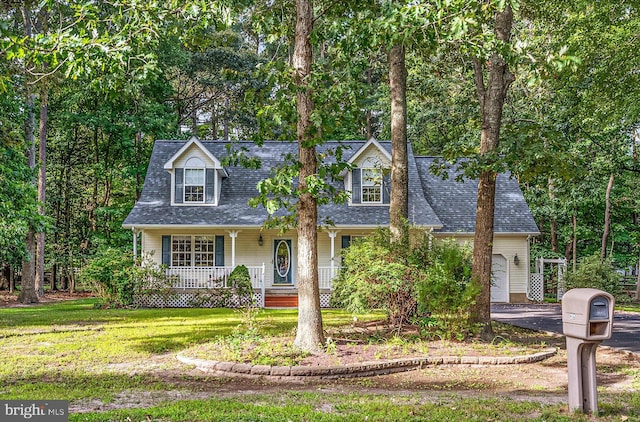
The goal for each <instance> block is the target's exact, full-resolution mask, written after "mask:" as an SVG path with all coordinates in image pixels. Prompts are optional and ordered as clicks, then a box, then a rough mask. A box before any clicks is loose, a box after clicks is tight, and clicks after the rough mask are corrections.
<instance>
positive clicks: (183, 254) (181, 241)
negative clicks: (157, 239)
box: [171, 236, 215, 267]
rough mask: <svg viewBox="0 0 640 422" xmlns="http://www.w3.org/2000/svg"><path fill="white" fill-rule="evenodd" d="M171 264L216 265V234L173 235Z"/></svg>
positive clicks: (179, 265)
mask: <svg viewBox="0 0 640 422" xmlns="http://www.w3.org/2000/svg"><path fill="white" fill-rule="evenodd" d="M171 265H172V266H174V267H191V266H193V267H214V266H215V236H172V238H171Z"/></svg>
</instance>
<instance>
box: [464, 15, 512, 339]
mask: <svg viewBox="0 0 640 422" xmlns="http://www.w3.org/2000/svg"><path fill="white" fill-rule="evenodd" d="M512 24H513V11H512V10H511V7H510V6H507V7H506V8H505V9H504V10H503V11H500V12H497V13H496V15H495V28H494V32H495V34H496V37H497V38H498V39H499V40H501V41H503V42H505V43H508V42H509V39H510V37H511V26H512ZM483 66H487V72H488V81H487V84H486V85H485V81H484V69H483ZM473 67H474V79H475V84H476V92H477V95H478V100H479V102H480V113H481V117H482V131H481V135H480V155H487V154H490V153H492V152H494V151H495V150H496V149H497V148H498V142H499V139H500V125H501V121H502V108H503V105H504V100H505V98H506V96H507V90H508V89H509V85H511V83H512V82H513V80H514V76H513V74H511V72H510V71H509V66H508V64H507V63H506V61H505V60H504V58H503V57H501V56H500V55H499V54H498V53H494V54H493V55H492V56H491V59H490V61H489V62H484V63H481V61H480V59H479V58H474V60H473ZM495 191H496V173H495V172H494V171H493V170H491V169H486V170H482V171H481V172H480V175H479V181H478V205H477V210H476V227H475V236H474V241H473V242H474V243H473V270H472V278H473V279H474V280H475V282H477V283H479V285H480V287H481V289H482V290H481V292H480V294H479V296H478V298H477V300H476V303H475V305H474V306H473V308H472V309H471V317H472V320H473V321H474V322H477V323H480V324H482V325H483V332H482V335H483V337H485V338H487V337H490V336H492V334H493V332H492V330H491V259H492V256H493V224H494V221H493V213H494V209H495Z"/></svg>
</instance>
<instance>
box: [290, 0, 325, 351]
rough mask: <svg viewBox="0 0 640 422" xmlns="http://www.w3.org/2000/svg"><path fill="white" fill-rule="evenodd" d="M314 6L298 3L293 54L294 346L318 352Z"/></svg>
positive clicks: (303, 1)
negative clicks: (295, 170) (295, 151)
mask: <svg viewBox="0 0 640 422" xmlns="http://www.w3.org/2000/svg"><path fill="white" fill-rule="evenodd" d="M312 30H313V6H312V3H311V0H296V29H295V41H294V50H293V71H294V82H295V85H296V88H297V95H296V100H297V102H296V105H297V111H298V124H297V135H298V160H299V161H300V170H299V174H298V186H299V189H300V197H299V198H298V330H297V332H296V338H295V340H294V345H295V346H297V347H299V348H301V349H303V350H307V351H315V350H318V348H320V347H322V345H324V343H325V339H324V333H323V331H322V313H321V312H320V288H319V284H318V203H317V200H316V198H315V197H314V195H313V194H312V192H311V189H310V186H309V185H308V183H309V182H311V181H312V178H314V177H315V176H316V171H317V161H316V150H315V140H314V134H315V133H316V131H314V130H313V124H312V122H311V114H312V112H313V99H312V97H311V90H310V83H309V80H310V78H311V65H312V62H313V50H312V47H311V31H312Z"/></svg>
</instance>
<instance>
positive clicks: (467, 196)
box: [124, 141, 537, 232]
mask: <svg viewBox="0 0 640 422" xmlns="http://www.w3.org/2000/svg"><path fill="white" fill-rule="evenodd" d="M186 142H187V141H156V142H155V145H154V148H153V152H152V154H151V160H150V162H149V168H148V170H147V176H146V179H145V183H144V188H143V190H142V195H141V197H140V200H139V201H138V202H137V203H136V205H135V206H134V208H133V210H132V211H131V213H130V214H129V215H128V216H127V218H126V219H125V221H124V226H125V227H133V226H148V225H160V226H165V225H179V226H189V225H194V226H217V227H221V226H232V227H240V226H249V227H257V226H260V225H262V224H263V223H264V221H265V219H266V217H267V212H266V210H264V209H263V208H262V207H259V208H251V207H249V206H248V205H247V202H248V200H249V199H250V198H252V197H254V196H256V195H257V190H256V185H257V183H258V181H260V180H262V179H264V178H266V177H268V176H269V171H270V169H271V168H273V167H275V166H277V165H279V164H281V163H282V162H283V158H282V157H283V156H284V155H286V154H296V153H297V144H296V143H290V142H276V141H267V142H265V143H264V145H263V146H262V147H258V146H256V145H255V144H254V143H252V142H238V143H235V145H236V147H237V148H246V149H247V150H248V154H249V155H253V156H257V157H259V158H260V159H261V160H262V168H261V169H259V170H253V169H245V168H242V167H234V166H232V167H226V170H227V173H228V174H229V177H227V178H225V179H224V180H223V182H222V187H221V189H222V190H221V196H220V201H219V205H218V206H184V205H183V206H171V177H170V174H169V173H168V172H167V171H166V170H165V169H164V167H163V166H164V164H165V163H166V162H167V161H168V160H169V159H170V158H171V157H172V156H173V155H174V154H175V153H176V152H178V150H179V149H180V148H181V147H182V146H183V145H184V144H185V143H186ZM200 142H201V143H202V144H203V145H204V147H205V148H207V149H208V150H209V151H210V152H211V153H212V154H213V155H214V156H216V157H218V158H219V159H221V158H223V157H224V156H225V155H226V154H227V150H226V148H225V143H224V142H221V141H200ZM379 143H380V145H381V146H382V147H383V148H385V149H386V150H387V151H388V152H389V153H390V152H391V143H390V142H388V141H381V142H379ZM365 144H366V141H341V142H333V141H332V142H327V143H326V144H324V145H323V146H321V147H319V148H318V150H319V151H320V152H322V151H325V150H327V149H335V148H336V147H337V146H338V145H342V146H346V147H347V148H350V151H351V152H349V151H347V152H346V153H345V155H346V159H348V158H349V154H353V153H355V152H356V151H358V150H359V149H360V148H361V147H362V146H363V145H365ZM409 158H410V160H409V220H410V222H411V223H412V224H415V225H419V226H427V227H433V228H435V229H439V228H441V227H442V231H446V232H457V231H463V232H464V231H469V229H470V230H471V231H472V230H473V225H474V222H475V196H474V195H473V194H472V191H471V190H469V188H470V187H471V185H473V189H476V187H475V184H471V183H465V184H456V183H452V180H453V178H451V177H450V178H449V180H447V181H442V180H441V179H439V178H437V177H435V176H432V175H431V174H430V172H429V165H430V161H429V160H431V159H428V158H422V157H420V158H416V159H415V160H414V159H413V158H414V157H413V152H412V150H411V148H409ZM503 179H504V181H503ZM499 182H500V185H501V186H502V185H503V184H504V185H505V186H507V187H508V189H507V192H508V194H510V195H512V196H513V197H510V196H509V195H507V196H508V198H509V200H510V202H509V204H506V205H505V201H504V199H503V200H501V201H498V200H497V201H496V203H497V205H498V206H499V211H498V209H497V210H496V217H499V218H500V219H503V220H504V221H502V222H500V223H499V222H498V221H496V232H499V231H505V232H537V228H536V226H535V223H534V222H533V219H532V218H531V215H530V213H529V210H528V208H527V206H526V203H525V202H524V198H523V197H522V193H521V192H520V189H519V188H518V186H517V183H515V181H512V180H510V179H509V178H508V176H505V177H504V178H503V177H502V175H501V177H500V178H499ZM340 185H342V184H341V183H340ZM458 185H461V186H458ZM498 192H502V191H501V190H499V191H498ZM500 204H502V205H500ZM449 207H453V208H449ZM497 208H498V207H497ZM319 216H320V218H325V217H328V218H330V219H331V221H333V223H334V224H335V225H336V226H353V227H357V226H368V227H371V226H385V225H388V224H389V207H388V206H365V205H358V206H349V205H348V204H329V205H324V206H322V207H320V209H319ZM438 231H440V230H438Z"/></svg>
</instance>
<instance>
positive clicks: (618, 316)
mask: <svg viewBox="0 0 640 422" xmlns="http://www.w3.org/2000/svg"><path fill="white" fill-rule="evenodd" d="M491 318H492V319H493V320H495V321H500V322H506V323H509V324H512V325H515V326H518V327H524V328H529V329H532V330H541V331H550V332H553V333H558V334H562V305H560V304H555V303H554V304H540V305H537V304H525V305H519V304H518V305H511V304H492V305H491ZM602 344H603V345H605V346H611V347H614V348H616V349H621V350H629V351H631V352H634V353H640V314H636V313H629V312H617V311H616V312H615V313H614V316H613V334H612V335H611V338H610V339H609V340H605V341H603V342H602Z"/></svg>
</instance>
